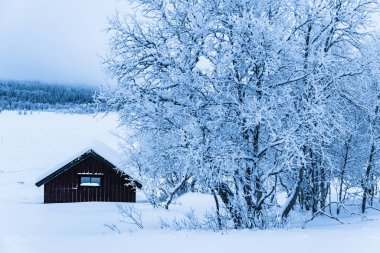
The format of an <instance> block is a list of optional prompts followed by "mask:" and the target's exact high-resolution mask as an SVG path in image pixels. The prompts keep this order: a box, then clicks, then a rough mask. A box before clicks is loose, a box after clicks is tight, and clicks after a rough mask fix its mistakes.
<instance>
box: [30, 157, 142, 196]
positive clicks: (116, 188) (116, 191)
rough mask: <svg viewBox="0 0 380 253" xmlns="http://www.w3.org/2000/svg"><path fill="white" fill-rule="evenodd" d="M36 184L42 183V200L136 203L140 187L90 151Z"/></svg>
mask: <svg viewBox="0 0 380 253" xmlns="http://www.w3.org/2000/svg"><path fill="white" fill-rule="evenodd" d="M36 185H37V186H40V185H44V203H66V202H88V201H105V202H135V201H136V187H137V188H140V187H141V185H140V184H139V183H138V182H136V181H134V180H133V179H132V178H131V177H129V176H128V175H127V174H125V173H124V172H121V171H120V170H118V169H117V168H115V166H114V165H113V164H111V163H110V162H108V161H107V160H105V159H104V158H102V157H101V156H99V155H98V154H96V153H95V152H93V151H91V150H90V151H89V152H86V153H85V154H83V155H81V156H80V157H78V158H77V159H75V160H73V161H72V162H70V163H68V164H67V165H65V166H63V167H62V168H60V169H58V170H57V171H55V172H54V173H52V174H50V175H48V176H47V177H45V178H44V179H42V180H40V181H39V182H37V183H36Z"/></svg>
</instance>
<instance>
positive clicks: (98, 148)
mask: <svg viewBox="0 0 380 253" xmlns="http://www.w3.org/2000/svg"><path fill="white" fill-rule="evenodd" d="M77 150H79V151H77V152H75V153H74V155H72V156H70V157H69V158H67V159H65V160H64V161H61V162H60V163H58V164H57V165H56V166H54V167H53V168H51V169H49V170H48V171H46V172H45V173H44V174H43V175H41V176H40V177H39V178H38V179H37V180H36V182H40V181H42V180H43V179H45V178H46V177H48V176H49V175H51V174H53V173H54V172H56V171H57V170H59V169H61V168H62V167H63V166H65V165H66V164H68V163H70V162H72V161H73V160H75V159H77V158H78V157H80V156H81V155H83V154H85V153H87V152H88V151H90V150H92V151H94V152H95V153H97V154H98V155H100V156H101V157H103V158H104V159H106V160H107V161H108V162H110V163H112V164H113V165H114V166H116V167H117V168H118V169H121V168H122V165H123V163H122V160H121V155H120V154H119V153H117V152H116V151H115V150H113V149H112V148H110V147H109V146H107V145H106V144H104V143H102V142H100V141H99V140H97V139H93V140H91V141H89V142H88V143H86V144H85V145H81V148H78V149H77Z"/></svg>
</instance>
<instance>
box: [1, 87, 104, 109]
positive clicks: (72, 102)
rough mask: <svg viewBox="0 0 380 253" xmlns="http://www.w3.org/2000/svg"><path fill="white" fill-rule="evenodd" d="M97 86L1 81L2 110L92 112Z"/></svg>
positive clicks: (94, 107)
mask: <svg viewBox="0 0 380 253" xmlns="http://www.w3.org/2000/svg"><path fill="white" fill-rule="evenodd" d="M96 91H97V88H95V87H91V86H85V85H75V86H74V85H65V84H55V83H42V82H39V81H0V111H2V110H17V111H20V112H22V111H63V112H72V113H92V112H94V111H95V110H96V109H97V108H96V104H95V101H94V99H93V96H94V95H95V93H96Z"/></svg>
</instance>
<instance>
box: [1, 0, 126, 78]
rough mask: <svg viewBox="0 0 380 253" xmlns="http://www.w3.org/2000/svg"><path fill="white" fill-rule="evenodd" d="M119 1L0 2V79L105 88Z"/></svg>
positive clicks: (121, 4)
mask: <svg viewBox="0 0 380 253" xmlns="http://www.w3.org/2000/svg"><path fill="white" fill-rule="evenodd" d="M116 9H119V11H121V12H123V11H127V10H126V9H128V5H127V3H126V2H125V1H116V0H0V79H18V80H42V81H47V82H65V83H85V84H102V83H104V82H105V80H106V78H105V75H104V74H103V72H102V70H101V68H102V66H101V63H100V62H101V59H100V57H99V55H104V53H105V51H106V48H107V39H108V37H107V34H106V32H105V31H104V29H105V28H106V27H107V16H111V15H112V14H114V13H115V10H116Z"/></svg>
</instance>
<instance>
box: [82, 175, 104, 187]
mask: <svg viewBox="0 0 380 253" xmlns="http://www.w3.org/2000/svg"><path fill="white" fill-rule="evenodd" d="M100 184H101V178H100V177H95V176H81V177H80V186H100Z"/></svg>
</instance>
